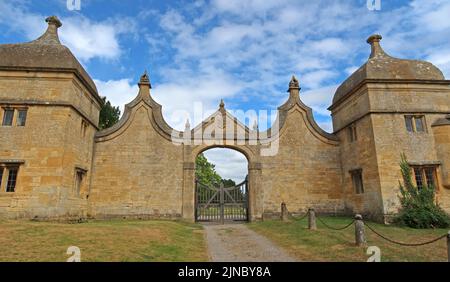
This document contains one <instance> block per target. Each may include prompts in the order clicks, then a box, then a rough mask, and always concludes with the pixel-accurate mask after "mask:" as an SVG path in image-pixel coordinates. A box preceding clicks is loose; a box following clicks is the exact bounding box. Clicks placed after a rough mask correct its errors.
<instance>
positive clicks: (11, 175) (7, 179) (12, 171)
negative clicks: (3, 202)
mask: <svg viewBox="0 0 450 282" xmlns="http://www.w3.org/2000/svg"><path fill="white" fill-rule="evenodd" d="M18 172H19V166H18V165H5V164H0V191H1V192H8V193H12V192H15V191H16V183H17V174H18Z"/></svg>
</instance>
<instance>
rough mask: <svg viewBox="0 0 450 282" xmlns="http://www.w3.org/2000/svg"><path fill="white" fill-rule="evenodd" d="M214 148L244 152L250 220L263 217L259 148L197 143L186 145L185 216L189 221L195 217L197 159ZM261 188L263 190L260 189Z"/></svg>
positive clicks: (184, 173) (184, 175)
mask: <svg viewBox="0 0 450 282" xmlns="http://www.w3.org/2000/svg"><path fill="white" fill-rule="evenodd" d="M212 148H227V149H232V150H235V151H238V152H240V153H242V154H243V155H244V156H245V157H246V158H247V164H248V187H249V190H248V193H249V194H248V196H249V202H248V203H249V207H248V208H249V217H248V219H249V221H252V220H255V219H259V218H261V217H262V210H263V203H262V199H263V195H262V193H263V191H262V190H261V189H260V187H261V185H260V183H261V163H260V162H259V155H258V153H257V148H252V147H251V146H250V145H241V146H239V145H204V144H201V145H197V146H186V147H185V160H187V161H185V162H184V165H183V208H182V210H183V218H184V219H186V220H189V221H193V220H194V219H195V159H196V158H197V156H198V155H199V154H201V153H202V152H204V151H206V150H209V149H212ZM260 190H261V191H260Z"/></svg>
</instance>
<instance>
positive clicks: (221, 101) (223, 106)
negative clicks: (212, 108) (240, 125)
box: [219, 99, 225, 109]
mask: <svg viewBox="0 0 450 282" xmlns="http://www.w3.org/2000/svg"><path fill="white" fill-rule="evenodd" d="M219 108H220V109H225V103H224V102H223V99H221V100H220V104H219Z"/></svg>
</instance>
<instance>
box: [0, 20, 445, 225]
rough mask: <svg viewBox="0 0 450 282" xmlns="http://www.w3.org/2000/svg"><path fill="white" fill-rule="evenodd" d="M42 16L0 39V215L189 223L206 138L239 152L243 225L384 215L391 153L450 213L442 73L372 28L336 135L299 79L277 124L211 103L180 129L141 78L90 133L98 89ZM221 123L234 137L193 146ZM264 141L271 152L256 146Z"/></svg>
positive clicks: (337, 112)
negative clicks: (263, 125) (283, 214)
mask: <svg viewBox="0 0 450 282" xmlns="http://www.w3.org/2000/svg"><path fill="white" fill-rule="evenodd" d="M47 22H48V29H47V31H46V32H45V33H44V34H43V35H42V36H41V37H39V38H38V39H36V40H34V41H31V42H28V43H20V44H2V45H0V122H2V123H1V125H0V180H1V181H0V217H2V218H71V217H76V218H78V217H94V218H111V217H182V218H185V219H187V220H193V219H194V209H195V201H194V197H195V189H194V185H195V184H194V183H195V159H196V157H197V156H198V154H199V153H201V152H203V151H204V150H207V149H209V148H212V147H225V148H231V149H235V150H238V151H239V152H241V153H243V154H244V155H245V156H246V158H247V160H248V174H249V175H248V184H249V213H250V220H255V219H261V218H263V217H264V216H271V215H276V214H277V213H279V211H280V204H281V203H282V202H285V203H286V204H287V207H288V209H289V211H290V212H293V213H303V212H304V211H305V210H306V209H307V208H309V207H314V208H315V209H316V210H317V211H319V212H324V213H355V212H358V213H363V214H367V215H370V216H372V217H374V218H377V219H379V220H382V219H383V218H385V217H386V216H389V215H391V214H392V213H395V211H396V210H397V208H398V198H397V194H398V181H399V180H400V178H401V175H400V170H399V161H400V154H401V153H405V154H406V156H407V158H408V160H409V162H410V164H411V166H412V169H413V175H414V178H415V181H416V183H417V185H418V186H420V185H422V184H424V183H428V184H433V185H435V187H437V200H438V201H439V203H440V204H441V206H442V207H443V208H444V209H446V210H447V211H448V212H450V87H449V86H450V81H449V80H446V79H445V77H444V76H443V74H442V72H441V71H440V70H439V69H438V68H437V67H435V66H434V65H432V64H431V63H428V62H424V61H416V60H405V59H397V58H394V57H391V56H389V55H388V54H386V53H385V52H384V51H383V49H382V48H381V46H380V40H381V36H379V35H373V36H371V37H369V39H368V40H367V42H368V43H369V44H370V45H371V54H370V57H369V58H368V60H367V62H366V63H365V64H364V65H362V66H361V67H360V68H359V69H358V70H357V71H355V72H354V73H353V74H352V75H351V76H350V77H349V78H348V79H347V80H345V81H344V82H343V83H342V85H341V86H340V87H339V88H338V89H337V91H336V93H335V95H334V99H333V103H332V105H331V106H330V107H329V110H330V111H331V114H332V120H333V133H332V134H330V133H327V132H325V131H323V130H322V129H321V128H320V127H319V126H318V125H317V124H316V122H315V121H314V118H313V115H312V111H311V108H309V107H308V106H306V105H305V104H304V103H303V102H302V101H301V93H300V86H299V82H298V81H297V79H296V78H295V77H293V78H292V80H291V82H290V83H289V90H288V95H287V98H286V100H287V101H286V102H285V103H284V104H283V105H281V106H280V107H279V108H278V110H279V111H278V120H277V124H278V126H279V128H277V130H273V128H271V129H269V130H267V131H265V132H260V131H259V130H258V129H257V128H253V129H250V128H248V127H246V126H245V125H243V124H241V123H240V122H239V121H237V119H235V118H234V117H233V116H232V115H231V114H230V113H229V112H227V110H226V109H225V106H224V104H223V103H221V104H220V106H219V108H218V110H217V111H216V112H215V113H214V114H213V115H212V116H211V117H209V118H208V119H206V120H205V121H204V122H203V123H201V124H200V125H198V126H196V127H194V128H193V129H191V128H189V127H187V128H186V130H184V131H183V132H179V131H176V130H174V129H172V128H171V127H170V126H169V125H168V124H167V123H166V122H165V121H164V117H163V115H162V112H161V106H160V105H159V104H158V103H156V102H155V101H154V100H153V99H152V95H151V84H150V80H149V77H148V75H147V74H144V75H143V76H142V77H141V79H140V82H139V93H137V96H136V98H135V99H134V100H133V101H131V102H130V103H128V104H127V105H126V106H125V111H124V113H123V116H122V118H121V120H120V121H119V123H118V124H116V125H114V126H113V127H111V128H108V129H106V130H102V131H99V128H98V120H99V111H100V108H101V105H102V100H101V98H100V96H99V95H98V93H97V89H96V86H95V84H94V82H93V81H92V79H91V78H90V76H89V74H88V73H87V72H86V71H85V70H84V69H83V67H82V66H81V65H80V63H79V62H78V61H77V59H76V58H75V57H74V56H73V55H72V53H71V51H70V50H69V49H68V48H67V47H65V46H63V45H62V44H61V43H60V41H59V38H58V31H57V30H58V28H60V27H61V22H60V21H59V20H58V19H57V18H56V17H49V18H47ZM217 120H221V121H223V123H222V125H223V126H222V127H220V128H221V129H223V130H224V132H225V131H226V129H227V127H230V125H231V126H233V128H234V129H233V132H237V131H240V132H244V135H243V137H242V138H237V137H236V138H231V141H229V140H226V141H225V140H222V139H221V140H220V141H223V142H219V143H211V142H200V143H199V142H197V143H196V142H190V141H192V138H193V137H192V136H195V135H196V133H197V132H202V131H204V130H207V129H208V127H209V126H211V125H212V124H214V123H215V122H216V121H217ZM217 134H218V132H215V135H217ZM236 136H237V135H236ZM250 136H256V139H255V140H256V142H253V141H255V140H252V139H251V138H250ZM216 139H217V138H216ZM204 141H207V140H204ZM274 145H276V147H277V151H276V154H264V153H262V152H263V151H264V150H268V149H270V148H271V147H273V146H274Z"/></svg>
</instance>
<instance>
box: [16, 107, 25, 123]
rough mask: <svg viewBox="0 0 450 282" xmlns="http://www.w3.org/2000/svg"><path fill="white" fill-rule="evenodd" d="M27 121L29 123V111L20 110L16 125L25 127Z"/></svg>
mask: <svg viewBox="0 0 450 282" xmlns="http://www.w3.org/2000/svg"><path fill="white" fill-rule="evenodd" d="M26 121H27V109H18V110H17V122H16V125H17V126H25V122H26Z"/></svg>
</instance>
